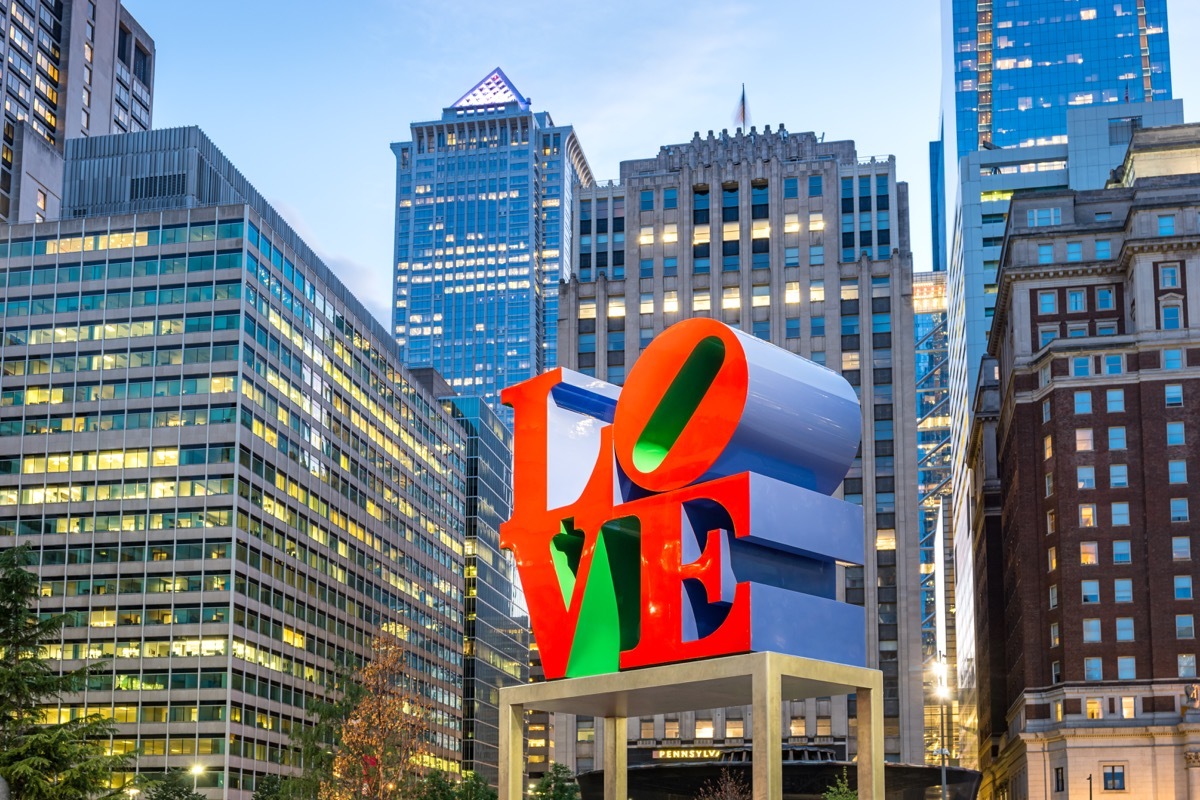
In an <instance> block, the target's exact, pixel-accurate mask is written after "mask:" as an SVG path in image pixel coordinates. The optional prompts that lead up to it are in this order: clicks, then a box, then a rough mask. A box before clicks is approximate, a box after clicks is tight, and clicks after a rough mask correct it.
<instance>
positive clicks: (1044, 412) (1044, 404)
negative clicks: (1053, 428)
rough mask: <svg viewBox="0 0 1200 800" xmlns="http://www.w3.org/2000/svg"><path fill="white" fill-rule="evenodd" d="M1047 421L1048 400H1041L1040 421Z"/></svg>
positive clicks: (1048, 419) (1048, 413) (1048, 418)
mask: <svg viewBox="0 0 1200 800" xmlns="http://www.w3.org/2000/svg"><path fill="white" fill-rule="evenodd" d="M1049 421H1050V401H1049V400H1043V401H1042V422H1049Z"/></svg>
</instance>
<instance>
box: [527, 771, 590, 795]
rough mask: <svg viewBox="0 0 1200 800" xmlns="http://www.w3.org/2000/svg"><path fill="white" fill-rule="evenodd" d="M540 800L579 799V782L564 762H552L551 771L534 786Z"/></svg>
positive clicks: (534, 791)
mask: <svg viewBox="0 0 1200 800" xmlns="http://www.w3.org/2000/svg"><path fill="white" fill-rule="evenodd" d="M533 796H534V797H536V798H538V800H579V784H578V783H576V782H575V776H574V775H572V774H571V770H569V769H568V768H567V767H565V766H564V765H562V764H552V765H551V766H550V771H549V772H547V773H546V774H545V775H543V776H542V779H541V780H539V781H538V782H537V786H535V787H533Z"/></svg>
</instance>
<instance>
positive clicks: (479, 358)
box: [392, 68, 592, 420]
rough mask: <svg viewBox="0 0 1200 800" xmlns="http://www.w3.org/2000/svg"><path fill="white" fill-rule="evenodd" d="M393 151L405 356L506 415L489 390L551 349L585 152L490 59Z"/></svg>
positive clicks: (399, 317)
mask: <svg viewBox="0 0 1200 800" xmlns="http://www.w3.org/2000/svg"><path fill="white" fill-rule="evenodd" d="M392 151H393V152H394V153H395V154H396V236H395V270H396V280H395V294H394V297H393V300H394V304H395V307H394V310H393V320H392V321H393V329H392V330H393V333H394V334H395V336H396V341H397V342H398V343H399V344H400V348H401V352H402V355H403V358H404V361H405V363H406V364H408V365H410V366H412V367H433V368H434V369H436V370H437V371H438V372H440V373H441V374H442V375H443V376H444V377H445V378H446V380H447V382H448V383H449V384H450V385H451V386H452V387H453V388H454V389H455V390H456V391H459V392H462V393H465V394H472V395H478V396H480V397H482V398H483V399H484V400H485V401H486V402H487V403H488V404H489V405H490V406H491V407H492V408H493V409H495V410H497V412H498V413H500V414H501V416H502V417H503V418H504V419H506V420H508V419H509V416H508V412H507V409H503V408H502V407H501V406H500V390H501V389H503V388H504V387H505V386H510V385H512V384H514V383H519V382H520V381H523V380H526V379H527V378H530V377H532V376H534V375H536V374H538V373H540V372H541V371H542V370H544V369H547V368H549V367H552V366H554V365H555V364H556V362H557V352H556V345H555V343H556V341H557V325H558V281H559V277H560V275H564V274H566V270H568V269H569V266H570V264H571V249H572V248H571V229H572V227H571V218H570V215H571V200H572V197H573V192H574V189H575V187H576V186H578V185H581V184H582V185H590V184H591V183H592V174H591V169H590V168H589V167H588V163H587V159H586V157H585V156H584V154H583V150H582V148H581V147H580V146H579V142H578V140H577V139H576V136H575V132H574V130H573V129H572V128H571V127H570V126H556V125H555V124H554V122H553V121H552V120H551V118H550V115H549V114H548V113H546V112H534V111H533V110H532V109H531V107H530V102H529V100H528V98H526V97H524V96H522V95H521V93H520V92H518V91H517V89H516V88H515V87H514V86H513V84H512V82H511V81H509V79H508V77H507V76H505V74H504V73H503V72H502V71H501V70H500V69H499V68H497V69H495V70H493V71H492V72H491V73H490V74H489V75H488V76H487V77H486V78H484V79H483V80H482V81H480V82H479V83H477V84H476V85H475V86H474V87H472V88H471V90H470V91H468V92H467V93H466V94H464V95H463V96H462V97H460V98H459V99H458V100H457V101H455V102H454V103H453V104H452V105H451V106H449V107H448V108H446V109H444V110H443V112H442V117H441V119H440V120H435V121H432V122H414V123H413V124H412V140H411V141H408V142H397V143H394V144H393V145H392Z"/></svg>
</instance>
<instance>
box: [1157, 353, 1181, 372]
mask: <svg viewBox="0 0 1200 800" xmlns="http://www.w3.org/2000/svg"><path fill="white" fill-rule="evenodd" d="M1162 368H1163V369H1183V351H1182V350H1178V349H1171V350H1163V353H1162Z"/></svg>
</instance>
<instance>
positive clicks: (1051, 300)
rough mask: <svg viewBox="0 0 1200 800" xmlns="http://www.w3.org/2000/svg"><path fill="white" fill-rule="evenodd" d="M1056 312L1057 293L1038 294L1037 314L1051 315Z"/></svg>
mask: <svg viewBox="0 0 1200 800" xmlns="http://www.w3.org/2000/svg"><path fill="white" fill-rule="evenodd" d="M1056 311H1058V292H1038V313H1039V314H1053V313H1055V312H1056Z"/></svg>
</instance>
